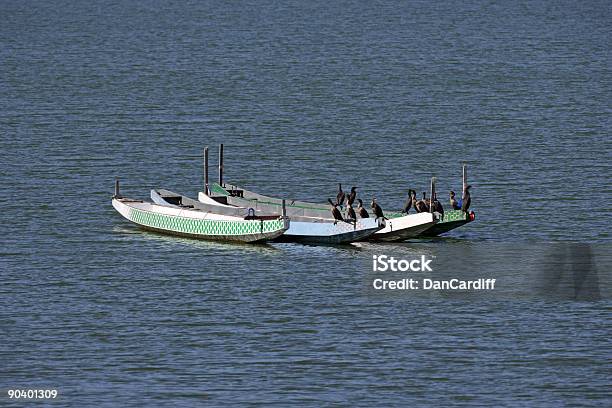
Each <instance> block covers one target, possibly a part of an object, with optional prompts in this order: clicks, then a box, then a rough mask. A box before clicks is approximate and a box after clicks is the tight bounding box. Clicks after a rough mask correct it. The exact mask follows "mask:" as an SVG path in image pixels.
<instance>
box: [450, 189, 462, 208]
mask: <svg viewBox="0 0 612 408" xmlns="http://www.w3.org/2000/svg"><path fill="white" fill-rule="evenodd" d="M450 205H451V208H452V209H453V210H460V209H461V207H459V203H458V202H457V200H455V192H454V191H452V190H451V192H450Z"/></svg>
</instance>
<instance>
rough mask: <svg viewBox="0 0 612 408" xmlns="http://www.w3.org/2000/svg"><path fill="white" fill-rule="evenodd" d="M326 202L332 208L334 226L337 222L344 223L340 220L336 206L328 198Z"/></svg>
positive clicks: (340, 214)
mask: <svg viewBox="0 0 612 408" xmlns="http://www.w3.org/2000/svg"><path fill="white" fill-rule="evenodd" d="M327 201H328V202H329V204H330V205H331V206H332V210H331V211H332V215H333V216H334V220H336V221H335V222H334V224H336V223H337V222H338V221H344V218H342V213H341V212H340V210H339V209H338V205H337V204H336V203H334V202H333V201H332V200H331V198H328V199H327Z"/></svg>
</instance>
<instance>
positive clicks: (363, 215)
mask: <svg viewBox="0 0 612 408" xmlns="http://www.w3.org/2000/svg"><path fill="white" fill-rule="evenodd" d="M357 202H358V203H359V205H358V206H357V212H358V213H359V216H360V217H361V218H370V214H368V210H366V209H365V208H363V201H361V198H358V199H357Z"/></svg>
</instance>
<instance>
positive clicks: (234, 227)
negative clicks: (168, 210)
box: [129, 208, 284, 235]
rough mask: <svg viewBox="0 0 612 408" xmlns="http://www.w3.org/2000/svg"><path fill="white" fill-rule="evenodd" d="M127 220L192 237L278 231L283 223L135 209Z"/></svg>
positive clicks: (282, 226) (279, 221)
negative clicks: (178, 214)
mask: <svg viewBox="0 0 612 408" xmlns="http://www.w3.org/2000/svg"><path fill="white" fill-rule="evenodd" d="M129 219H130V220H132V221H134V222H136V223H137V224H141V225H144V226H147V227H152V228H158V229H162V230H168V231H175V232H180V233H183V234H194V235H248V234H260V233H267V232H274V231H278V230H279V229H282V228H284V222H283V220H281V219H278V220H265V221H222V220H205V219H196V218H187V217H179V216H174V215H167V214H156V213H152V212H149V211H142V210H138V209H135V208H131V209H130V213H129Z"/></svg>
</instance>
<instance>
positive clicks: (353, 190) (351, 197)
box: [346, 186, 357, 206]
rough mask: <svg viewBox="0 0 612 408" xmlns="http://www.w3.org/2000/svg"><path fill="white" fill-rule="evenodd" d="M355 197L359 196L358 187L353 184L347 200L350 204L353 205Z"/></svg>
mask: <svg viewBox="0 0 612 408" xmlns="http://www.w3.org/2000/svg"><path fill="white" fill-rule="evenodd" d="M355 197H357V187H355V186H353V187H351V192H350V193H349V195H348V196H347V197H346V202H347V203H348V205H349V206H351V205H353V203H354V202H355Z"/></svg>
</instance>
